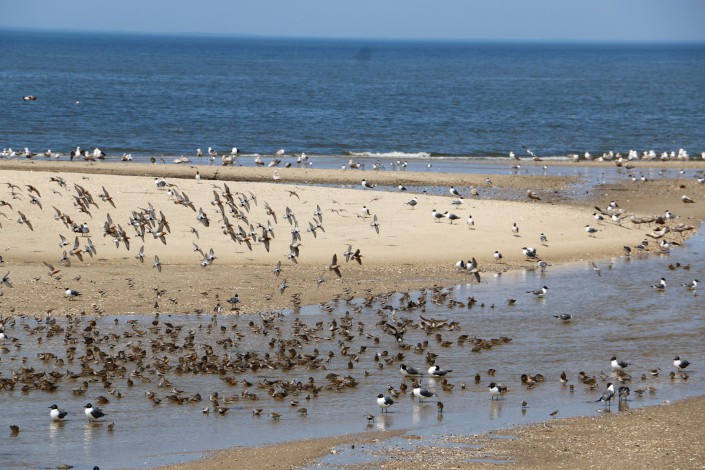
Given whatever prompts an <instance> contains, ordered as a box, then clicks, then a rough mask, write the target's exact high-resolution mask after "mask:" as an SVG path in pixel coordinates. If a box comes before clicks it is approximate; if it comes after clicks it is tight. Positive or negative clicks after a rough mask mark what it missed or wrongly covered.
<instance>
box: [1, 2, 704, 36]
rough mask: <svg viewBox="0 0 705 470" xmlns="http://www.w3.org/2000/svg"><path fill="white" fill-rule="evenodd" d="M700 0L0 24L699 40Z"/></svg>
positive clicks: (14, 18) (114, 7)
mask: <svg viewBox="0 0 705 470" xmlns="http://www.w3.org/2000/svg"><path fill="white" fill-rule="evenodd" d="M704 22H705V1H704V0H590V1H575V0H484V1H476V0H438V1H431V0H356V1H352V2H338V1H335V0H300V1H293V0H256V1H247V2H242V1H238V0H199V1H195V0H120V1H117V2H103V1H100V0H65V1H58V0H15V1H6V0H0V28H2V27H13V28H30V29H68V30H82V31H111V32H140V33H211V34H246V35H259V36H280V37H281V36H283V37H313V38H322V37H323V38H380V39H421V40H424V39H449V40H520V41H522V40H527V41H561V40H568V41H638V42H662V41H697V42H703V41H705V27H703V23H704Z"/></svg>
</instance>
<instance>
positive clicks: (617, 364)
mask: <svg viewBox="0 0 705 470" xmlns="http://www.w3.org/2000/svg"><path fill="white" fill-rule="evenodd" d="M628 365H629V363H628V362H624V361H618V360H617V356H612V357H611V358H610V367H612V369H613V370H622V369H626V368H627V366H628ZM613 391H614V390H613Z"/></svg>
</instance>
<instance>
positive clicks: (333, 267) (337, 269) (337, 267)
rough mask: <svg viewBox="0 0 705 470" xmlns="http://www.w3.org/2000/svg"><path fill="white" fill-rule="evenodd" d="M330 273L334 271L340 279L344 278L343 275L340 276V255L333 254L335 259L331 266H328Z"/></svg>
mask: <svg viewBox="0 0 705 470" xmlns="http://www.w3.org/2000/svg"><path fill="white" fill-rule="evenodd" d="M328 271H333V272H334V273H335V274H336V275H337V276H338V277H343V275H342V274H340V265H339V264H338V255H337V254H333V259H332V260H331V262H330V264H329V265H328Z"/></svg>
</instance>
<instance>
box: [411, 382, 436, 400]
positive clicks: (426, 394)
mask: <svg viewBox="0 0 705 470" xmlns="http://www.w3.org/2000/svg"><path fill="white" fill-rule="evenodd" d="M412 393H413V395H414V396H415V397H417V398H418V399H419V403H423V399H424V398H431V397H435V396H436V394H435V393H433V392H430V391H428V390H426V389H425V388H421V385H419V384H415V385H414V389H413V391H412Z"/></svg>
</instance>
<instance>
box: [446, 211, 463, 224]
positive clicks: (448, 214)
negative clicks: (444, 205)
mask: <svg viewBox="0 0 705 470" xmlns="http://www.w3.org/2000/svg"><path fill="white" fill-rule="evenodd" d="M443 215H444V216H445V218H446V219H448V220H449V221H450V223H451V225H452V224H453V221H454V220H458V219H459V218H460V217H458V216H457V215H455V214H453V213H452V212H448V211H445V213H444V214H443Z"/></svg>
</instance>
